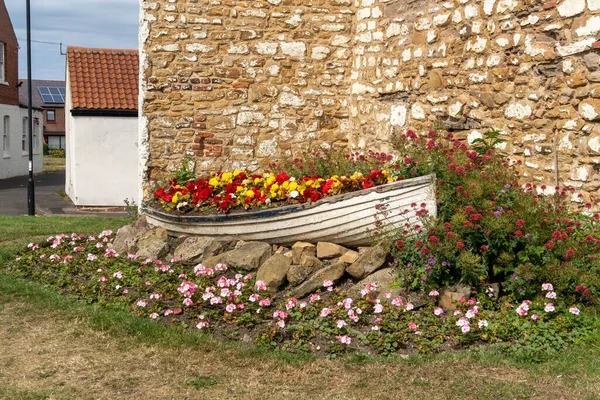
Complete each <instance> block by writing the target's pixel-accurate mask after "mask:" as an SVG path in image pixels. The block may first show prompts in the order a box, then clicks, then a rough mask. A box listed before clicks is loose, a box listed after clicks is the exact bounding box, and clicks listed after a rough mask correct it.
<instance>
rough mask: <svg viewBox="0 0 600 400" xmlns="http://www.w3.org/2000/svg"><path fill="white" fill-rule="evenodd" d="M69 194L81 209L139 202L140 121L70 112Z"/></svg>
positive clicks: (68, 118) (67, 186) (67, 181)
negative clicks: (126, 200) (73, 114)
mask: <svg viewBox="0 0 600 400" xmlns="http://www.w3.org/2000/svg"><path fill="white" fill-rule="evenodd" d="M67 112H68V115H67V116H66V118H67V129H66V136H67V173H66V183H65V191H66V193H67V194H68V195H69V197H70V198H71V200H72V201H73V203H74V204H75V205H78V206H125V199H128V200H129V201H132V200H133V201H135V203H136V204H139V201H138V193H139V192H138V146H137V142H138V119H137V118H136V117H96V116H94V117H87V116H86V117H83V116H76V117H73V116H72V115H71V112H70V109H68V110H67Z"/></svg>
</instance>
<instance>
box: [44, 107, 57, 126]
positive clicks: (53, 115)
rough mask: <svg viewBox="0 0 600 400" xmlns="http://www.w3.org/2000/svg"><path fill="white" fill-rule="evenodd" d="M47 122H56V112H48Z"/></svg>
mask: <svg viewBox="0 0 600 400" xmlns="http://www.w3.org/2000/svg"><path fill="white" fill-rule="evenodd" d="M46 121H48V122H52V123H54V122H56V113H55V112H54V110H47V111H46Z"/></svg>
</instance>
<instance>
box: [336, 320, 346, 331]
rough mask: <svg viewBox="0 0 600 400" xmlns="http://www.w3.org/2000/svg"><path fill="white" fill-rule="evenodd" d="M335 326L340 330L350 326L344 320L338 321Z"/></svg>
mask: <svg viewBox="0 0 600 400" xmlns="http://www.w3.org/2000/svg"><path fill="white" fill-rule="evenodd" d="M335 325H336V326H337V327H338V329H342V328H343V327H345V326H346V325H348V324H347V323H346V321H344V320H343V319H338V320H337V321H335Z"/></svg>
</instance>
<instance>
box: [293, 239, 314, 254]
mask: <svg viewBox="0 0 600 400" xmlns="http://www.w3.org/2000/svg"><path fill="white" fill-rule="evenodd" d="M292 249H306V251H308V252H311V253H312V255H313V256H314V255H316V254H317V247H316V246H315V245H314V244H312V243H308V242H296V243H294V244H293V245H292Z"/></svg>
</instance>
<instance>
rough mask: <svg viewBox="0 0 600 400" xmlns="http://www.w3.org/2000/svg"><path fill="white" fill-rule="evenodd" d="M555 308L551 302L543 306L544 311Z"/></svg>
mask: <svg viewBox="0 0 600 400" xmlns="http://www.w3.org/2000/svg"><path fill="white" fill-rule="evenodd" d="M554 310H555V308H554V304H552V303H546V306H545V307H544V311H545V312H548V313H549V312H554Z"/></svg>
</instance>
